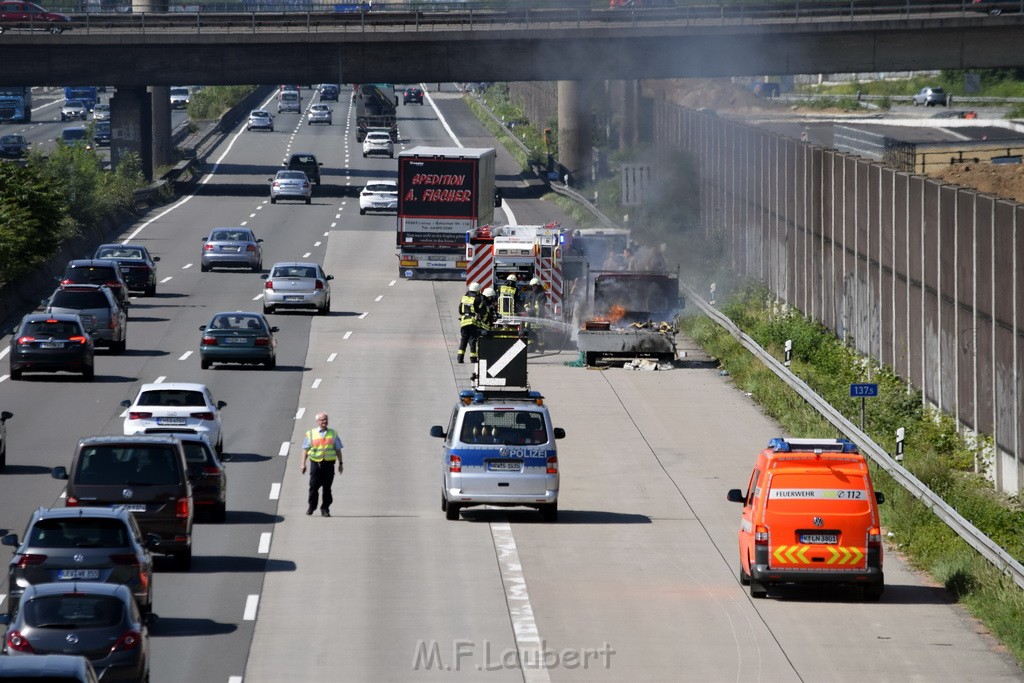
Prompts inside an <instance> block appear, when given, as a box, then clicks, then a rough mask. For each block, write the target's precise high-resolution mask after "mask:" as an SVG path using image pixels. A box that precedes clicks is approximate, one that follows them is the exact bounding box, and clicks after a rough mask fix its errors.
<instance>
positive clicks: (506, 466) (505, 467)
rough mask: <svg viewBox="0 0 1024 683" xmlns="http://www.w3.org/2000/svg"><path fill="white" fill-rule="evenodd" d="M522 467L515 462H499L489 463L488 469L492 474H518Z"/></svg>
mask: <svg viewBox="0 0 1024 683" xmlns="http://www.w3.org/2000/svg"><path fill="white" fill-rule="evenodd" d="M521 467H522V465H521V463H519V462H517V461H513V460H499V461H497V462H489V463H487V469H488V470H490V471H491V472H518V471H519V470H520V468H521Z"/></svg>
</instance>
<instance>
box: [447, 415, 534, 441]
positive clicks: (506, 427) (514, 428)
mask: <svg viewBox="0 0 1024 683" xmlns="http://www.w3.org/2000/svg"><path fill="white" fill-rule="evenodd" d="M460 440H461V441H462V442H463V443H477V444H499V443H500V444H510V445H518V446H536V445H540V444H544V443H547V441H548V433H547V429H546V427H545V425H544V414H543V413H539V412H536V411H527V410H499V411H494V410H472V411H469V412H467V413H466V415H465V417H463V419H462V436H461V439H460Z"/></svg>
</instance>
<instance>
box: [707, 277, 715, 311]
mask: <svg viewBox="0 0 1024 683" xmlns="http://www.w3.org/2000/svg"><path fill="white" fill-rule="evenodd" d="M708 303H709V304H711V305H712V306H714V305H715V283H714V282H712V283H711V296H709V297H708Z"/></svg>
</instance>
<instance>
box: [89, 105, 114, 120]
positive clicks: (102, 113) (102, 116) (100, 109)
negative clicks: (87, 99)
mask: <svg viewBox="0 0 1024 683" xmlns="http://www.w3.org/2000/svg"><path fill="white" fill-rule="evenodd" d="M92 120H93V121H109V120H110V105H109V104H107V103H105V102H99V103H97V104H96V106H95V107H93V108H92Z"/></svg>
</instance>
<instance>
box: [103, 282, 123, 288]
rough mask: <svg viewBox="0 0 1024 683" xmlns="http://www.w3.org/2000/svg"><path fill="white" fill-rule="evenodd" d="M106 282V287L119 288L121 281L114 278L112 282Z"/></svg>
mask: <svg viewBox="0 0 1024 683" xmlns="http://www.w3.org/2000/svg"><path fill="white" fill-rule="evenodd" d="M106 284H107V287H110V288H111V289H121V283H120V282H118V281H116V280H115V281H114V282H108V283H106Z"/></svg>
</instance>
